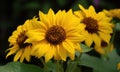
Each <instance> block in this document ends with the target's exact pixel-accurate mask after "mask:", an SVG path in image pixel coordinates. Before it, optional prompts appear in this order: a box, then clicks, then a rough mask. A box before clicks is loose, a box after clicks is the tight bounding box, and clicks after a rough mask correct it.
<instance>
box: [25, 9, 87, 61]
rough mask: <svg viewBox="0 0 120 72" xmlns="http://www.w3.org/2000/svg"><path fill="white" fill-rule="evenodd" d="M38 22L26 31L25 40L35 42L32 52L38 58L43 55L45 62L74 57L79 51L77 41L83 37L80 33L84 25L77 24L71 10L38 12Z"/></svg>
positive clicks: (76, 19) (77, 20)
mask: <svg viewBox="0 0 120 72" xmlns="http://www.w3.org/2000/svg"><path fill="white" fill-rule="evenodd" d="M39 16H40V24H39V26H38V28H37V29H35V30H31V31H29V32H27V36H28V37H29V39H28V40H27V41H26V42H28V43H29V42H30V43H35V45H34V49H33V50H32V54H33V55H34V56H36V57H38V58H40V57H42V56H43V57H45V62H47V61H49V60H50V59H52V58H54V59H55V60H64V61H65V60H66V57H70V59H72V60H73V59H74V56H75V51H81V48H80V45H79V43H80V42H81V41H83V40H84V39H85V38H84V36H83V35H82V34H81V33H80V32H81V31H82V30H83V29H84V26H83V25H80V24H79V19H78V18H77V17H75V16H74V15H73V13H72V10H69V11H68V12H66V11H65V10H63V11H61V10H59V11H58V12H57V13H56V14H55V13H54V12H53V10H52V9H50V10H49V11H48V13H47V14H44V13H42V12H41V11H40V12H39Z"/></svg>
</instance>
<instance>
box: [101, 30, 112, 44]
mask: <svg viewBox="0 0 120 72" xmlns="http://www.w3.org/2000/svg"><path fill="white" fill-rule="evenodd" d="M99 36H100V37H101V39H103V40H104V41H105V42H107V43H109V42H110V38H111V35H110V34H106V33H103V32H99Z"/></svg>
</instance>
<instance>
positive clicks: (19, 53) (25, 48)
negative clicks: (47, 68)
mask: <svg viewBox="0 0 120 72" xmlns="http://www.w3.org/2000/svg"><path fill="white" fill-rule="evenodd" d="M35 23H39V22H37V18H33V19H31V20H26V22H25V23H24V24H23V25H19V26H18V27H17V30H15V31H14V32H13V33H12V36H10V37H9V39H8V41H9V42H10V48H9V49H7V51H9V52H8V54H7V55H6V58H7V57H8V56H10V55H12V54H16V55H15V56H14V61H18V60H19V59H20V62H23V60H24V59H26V60H27V61H30V54H31V49H32V44H31V43H27V42H25V41H26V40H27V39H28V37H27V35H26V32H28V31H29V30H30V29H32V27H33V26H34V24H35Z"/></svg>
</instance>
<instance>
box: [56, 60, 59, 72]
mask: <svg viewBox="0 0 120 72" xmlns="http://www.w3.org/2000/svg"><path fill="white" fill-rule="evenodd" d="M56 63H57V68H56V72H59V61H58V60H57V62H56Z"/></svg>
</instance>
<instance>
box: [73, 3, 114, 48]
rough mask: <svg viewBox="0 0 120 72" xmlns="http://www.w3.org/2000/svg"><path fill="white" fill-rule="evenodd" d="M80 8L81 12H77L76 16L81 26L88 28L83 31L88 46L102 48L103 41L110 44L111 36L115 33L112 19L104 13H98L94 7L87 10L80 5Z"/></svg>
mask: <svg viewBox="0 0 120 72" xmlns="http://www.w3.org/2000/svg"><path fill="white" fill-rule="evenodd" d="M79 8H80V9H81V11H76V12H75V16H77V17H78V18H79V19H80V20H81V22H80V23H81V24H83V25H85V26H86V27H85V29H84V31H83V34H85V36H86V40H85V43H86V45H87V46H91V45H93V44H95V45H97V46H101V42H102V41H104V42H106V43H107V44H108V43H109V41H110V38H111V35H110V34H111V33H112V32H113V31H112V24H111V23H110V21H111V18H109V17H107V16H106V15H105V14H104V12H99V13H96V12H95V9H94V7H93V6H90V7H89V8H88V9H85V8H83V6H81V5H79Z"/></svg>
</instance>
